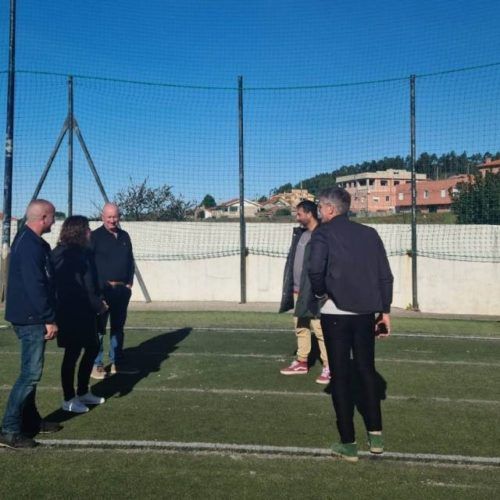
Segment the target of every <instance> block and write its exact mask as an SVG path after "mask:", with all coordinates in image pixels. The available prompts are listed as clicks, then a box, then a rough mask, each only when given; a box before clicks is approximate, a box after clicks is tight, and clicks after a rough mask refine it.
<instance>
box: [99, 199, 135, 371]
mask: <svg viewBox="0 0 500 500" xmlns="http://www.w3.org/2000/svg"><path fill="white" fill-rule="evenodd" d="M101 219H102V226H101V227H99V228H98V229H96V230H95V231H92V236H91V248H92V252H93V254H94V260H95V264H96V269H97V277H98V281H99V286H100V287H101V291H102V293H103V295H104V300H105V301H106V303H107V304H108V306H109V309H108V311H107V313H105V314H102V315H101V316H100V327H99V337H100V341H101V342H100V350H99V354H98V355H97V358H96V360H95V362H94V368H93V370H92V378H95V379H103V378H106V377H107V376H108V372H107V371H106V369H105V367H104V349H103V340H104V334H105V332H106V324H107V322H108V318H109V321H110V338H109V361H110V368H109V374H111V375H114V374H116V373H121V374H124V375H127V374H134V373H137V372H138V370H136V369H135V368H134V367H132V366H130V364H126V360H125V359H124V354H123V340H124V327H125V321H126V319H127V307H128V303H129V301H130V296H131V294H132V284H133V281H134V268H135V266H134V255H133V252H132V242H131V241H130V236H129V235H128V233H127V232H126V231H124V230H123V229H120V227H119V222H120V210H119V208H118V206H117V205H115V204H114V203H106V204H105V205H104V207H103V209H102V213H101Z"/></svg>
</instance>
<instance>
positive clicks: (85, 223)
mask: <svg viewBox="0 0 500 500" xmlns="http://www.w3.org/2000/svg"><path fill="white" fill-rule="evenodd" d="M88 227H89V220H88V219H87V217H84V216H83V215H72V216H71V217H68V218H67V219H66V220H65V221H64V222H63V225H62V228H61V233H60V234H59V243H60V244H61V245H75V246H79V247H85V246H87V244H88V241H87V230H88Z"/></svg>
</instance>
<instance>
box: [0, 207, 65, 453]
mask: <svg viewBox="0 0 500 500" xmlns="http://www.w3.org/2000/svg"><path fill="white" fill-rule="evenodd" d="M54 214H55V208H54V205H52V203H50V202H49V201H46V200H35V201H32V202H31V203H30V204H29V206H28V208H27V210H26V225H25V226H24V227H23V228H22V229H21V231H19V233H18V234H17V235H16V237H15V239H14V242H13V243H12V248H11V255H10V266H9V277H8V286H7V304H6V308H5V319H6V320H7V321H10V322H11V323H12V326H13V327H14V331H15V332H16V335H17V337H18V338H19V340H20V341H21V373H20V375H19V377H18V379H17V381H16V383H15V384H14V386H13V387H12V391H11V393H10V396H9V399H8V402H7V408H6V410H5V414H4V417H3V421H2V432H1V434H0V446H6V447H9V448H33V447H34V446H36V444H37V443H36V441H34V440H33V439H32V438H31V435H34V434H37V433H38V432H55V431H57V430H60V429H61V428H62V427H61V426H60V425H59V424H57V423H54V422H47V421H45V420H42V418H41V417H40V414H39V413H38V410H37V408H36V405H35V394H36V386H37V384H38V382H39V381H40V378H41V377H42V369H43V361H44V353H45V342H46V341H47V340H52V339H54V338H55V337H56V336H57V325H56V324H55V295H54V286H53V273H52V266H51V264H50V245H49V244H48V243H47V242H46V241H45V240H43V239H42V237H41V236H42V234H44V233H48V232H50V229H51V227H52V225H53V224H54Z"/></svg>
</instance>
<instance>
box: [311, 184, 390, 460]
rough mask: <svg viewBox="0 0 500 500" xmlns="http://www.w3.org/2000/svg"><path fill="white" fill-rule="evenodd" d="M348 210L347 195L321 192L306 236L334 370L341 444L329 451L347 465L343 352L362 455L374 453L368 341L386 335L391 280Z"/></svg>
mask: <svg viewBox="0 0 500 500" xmlns="http://www.w3.org/2000/svg"><path fill="white" fill-rule="evenodd" d="M350 204H351V196H350V195H349V193H348V192H347V191H346V190H345V189H341V188H332V189H326V190H324V191H322V192H321V194H320V196H319V205H318V208H319V211H320V213H321V220H322V222H321V225H320V227H319V228H318V229H317V230H316V231H314V233H313V235H312V238H311V256H310V261H309V278H310V280H311V286H312V290H313V293H314V295H315V297H316V299H317V300H318V301H319V302H320V303H321V305H322V307H321V326H322V327H323V333H324V336H325V344H326V350H327V352H328V360H329V362H330V365H331V366H330V368H333V367H334V370H332V372H333V377H332V399H333V406H334V408H335V413H336V416H337V427H338V430H339V434H340V440H341V442H340V443H335V444H334V445H333V446H332V450H333V452H334V454H336V455H340V456H341V457H342V458H344V459H345V460H348V461H352V462H355V461H357V460H358V451H357V445H356V440H355V434H354V423H353V416H354V394H353V384H352V380H351V353H352V363H353V364H354V366H355V369H356V371H357V373H358V374H359V378H360V382H361V384H362V387H363V395H364V401H363V406H364V414H363V418H364V420H365V425H366V430H367V431H368V443H369V446H370V451H371V452H372V453H382V452H383V440H382V415H381V409H380V396H379V394H378V390H377V374H376V371H375V344H374V339H375V336H376V335H377V334H378V336H379V337H386V336H388V335H389V334H390V316H389V313H390V309H391V302H392V284H393V277H392V273H391V269H390V267H389V262H388V260H387V255H386V252H385V249H384V245H383V243H382V240H381V239H380V236H379V235H378V233H377V232H376V231H375V230H374V229H372V228H371V227H368V226H364V225H363V224H358V223H355V222H351V221H350V220H349V218H348V217H347V214H348V212H349V208H350Z"/></svg>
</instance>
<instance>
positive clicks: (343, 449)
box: [332, 442, 359, 463]
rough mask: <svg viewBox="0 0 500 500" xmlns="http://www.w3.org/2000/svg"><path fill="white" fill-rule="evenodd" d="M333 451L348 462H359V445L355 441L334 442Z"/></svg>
mask: <svg viewBox="0 0 500 500" xmlns="http://www.w3.org/2000/svg"><path fill="white" fill-rule="evenodd" d="M332 453H333V454H334V455H337V456H338V457H340V458H342V460H345V461H346V462H353V463H354V462H357V461H358V460H359V458H358V445H357V444H356V442H354V443H333V444H332Z"/></svg>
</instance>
